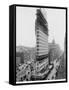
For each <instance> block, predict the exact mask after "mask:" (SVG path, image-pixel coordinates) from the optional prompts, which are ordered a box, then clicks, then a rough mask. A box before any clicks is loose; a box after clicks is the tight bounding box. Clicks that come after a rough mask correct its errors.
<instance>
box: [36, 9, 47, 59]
mask: <svg viewBox="0 0 69 90" xmlns="http://www.w3.org/2000/svg"><path fill="white" fill-rule="evenodd" d="M43 14H44V13H43V12H42V9H37V13H36V16H37V18H36V21H35V32H36V45H37V46H36V53H37V54H36V59H37V61H41V60H43V59H44V58H48V23H47V21H46V18H45V16H44V15H43Z"/></svg>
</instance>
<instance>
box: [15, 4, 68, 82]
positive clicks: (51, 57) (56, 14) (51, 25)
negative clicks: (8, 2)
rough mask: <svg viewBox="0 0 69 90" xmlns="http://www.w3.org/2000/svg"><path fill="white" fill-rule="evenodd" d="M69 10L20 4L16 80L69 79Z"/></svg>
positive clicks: (17, 8)
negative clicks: (68, 25)
mask: <svg viewBox="0 0 69 90" xmlns="http://www.w3.org/2000/svg"><path fill="white" fill-rule="evenodd" d="M66 75H67V73H66V9H59V8H48V7H47V8H43V7H36V8H35V7H23V6H22V7H21V6H20V7H19V6H17V7H16V83H30V82H32V83H34V82H51V81H66Z"/></svg>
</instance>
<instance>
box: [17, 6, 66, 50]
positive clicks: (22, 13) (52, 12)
mask: <svg viewBox="0 0 69 90" xmlns="http://www.w3.org/2000/svg"><path fill="white" fill-rule="evenodd" d="M36 9H37V8H30V7H29V8H28V7H17V9H16V45H17V46H22V45H23V46H28V47H35V46H36V37H35V19H36ZM45 11H46V19H47V21H48V28H49V38H48V39H49V40H48V41H49V42H52V40H53V39H55V42H56V43H57V44H59V45H60V47H61V49H62V50H63V49H64V37H65V28H66V26H65V10H63V9H49V8H46V9H45Z"/></svg>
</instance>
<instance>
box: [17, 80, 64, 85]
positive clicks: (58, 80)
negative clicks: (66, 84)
mask: <svg viewBox="0 0 69 90" xmlns="http://www.w3.org/2000/svg"><path fill="white" fill-rule="evenodd" d="M54 81H66V79H57V80H40V81H22V82H16V84H19V83H37V82H54Z"/></svg>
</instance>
